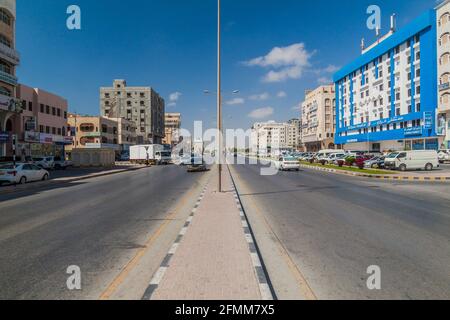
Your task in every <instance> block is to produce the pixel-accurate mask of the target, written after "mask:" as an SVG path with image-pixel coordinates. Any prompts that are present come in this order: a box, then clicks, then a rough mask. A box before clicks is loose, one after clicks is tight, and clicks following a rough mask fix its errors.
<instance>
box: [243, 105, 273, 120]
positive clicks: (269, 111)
mask: <svg viewBox="0 0 450 320" xmlns="http://www.w3.org/2000/svg"><path fill="white" fill-rule="evenodd" d="M273 112H274V110H273V108H271V107H266V108H260V109H255V110H253V111H252V112H250V113H249V114H248V116H249V117H250V118H253V119H263V118H267V117H269V116H271V115H273Z"/></svg>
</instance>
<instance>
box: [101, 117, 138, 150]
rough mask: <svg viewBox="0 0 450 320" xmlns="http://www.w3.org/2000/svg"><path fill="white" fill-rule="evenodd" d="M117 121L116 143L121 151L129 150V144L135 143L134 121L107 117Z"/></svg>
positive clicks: (135, 129)
mask: <svg viewBox="0 0 450 320" xmlns="http://www.w3.org/2000/svg"><path fill="white" fill-rule="evenodd" d="M108 119H109V120H113V121H115V122H116V123H117V128H118V136H117V137H118V144H119V145H120V148H121V150H122V151H128V150H130V146H133V145H136V144H137V133H136V131H137V128H136V123H134V121H131V120H127V119H124V118H108Z"/></svg>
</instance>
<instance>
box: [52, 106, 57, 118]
mask: <svg viewBox="0 0 450 320" xmlns="http://www.w3.org/2000/svg"><path fill="white" fill-rule="evenodd" d="M52 116H56V108H55V107H52Z"/></svg>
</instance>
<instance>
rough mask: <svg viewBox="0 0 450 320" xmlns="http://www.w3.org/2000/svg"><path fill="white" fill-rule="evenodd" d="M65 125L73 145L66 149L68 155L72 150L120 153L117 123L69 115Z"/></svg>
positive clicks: (105, 119)
mask: <svg viewBox="0 0 450 320" xmlns="http://www.w3.org/2000/svg"><path fill="white" fill-rule="evenodd" d="M67 124H68V128H67V129H68V132H69V135H70V136H72V137H73V144H72V145H71V146H68V147H67V151H68V153H70V152H71V151H72V149H84V148H90V149H93V148H94V149H102V148H107V149H114V150H115V151H117V152H119V151H120V146H119V125H118V123H117V121H115V120H112V119H108V118H105V117H97V116H80V115H77V114H69V117H68V119H67Z"/></svg>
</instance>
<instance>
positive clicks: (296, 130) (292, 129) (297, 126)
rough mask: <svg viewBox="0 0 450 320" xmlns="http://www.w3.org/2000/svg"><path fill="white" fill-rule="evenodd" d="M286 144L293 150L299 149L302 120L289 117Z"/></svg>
mask: <svg viewBox="0 0 450 320" xmlns="http://www.w3.org/2000/svg"><path fill="white" fill-rule="evenodd" d="M287 124H288V126H287V130H288V131H287V138H286V139H287V145H288V146H291V147H292V149H294V150H301V147H302V121H301V120H300V119H291V120H289V121H288V122H287Z"/></svg>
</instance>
